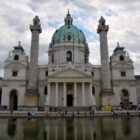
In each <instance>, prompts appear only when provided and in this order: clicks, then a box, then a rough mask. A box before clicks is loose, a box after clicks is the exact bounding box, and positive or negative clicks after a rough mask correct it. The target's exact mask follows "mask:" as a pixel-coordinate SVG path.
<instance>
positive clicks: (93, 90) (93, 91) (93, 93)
mask: <svg viewBox="0 0 140 140" xmlns="http://www.w3.org/2000/svg"><path fill="white" fill-rule="evenodd" d="M92 95H95V88H94V86H92Z"/></svg>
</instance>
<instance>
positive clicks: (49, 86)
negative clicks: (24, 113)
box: [47, 83, 51, 105]
mask: <svg viewBox="0 0 140 140" xmlns="http://www.w3.org/2000/svg"><path fill="white" fill-rule="evenodd" d="M50 94H51V83H48V95H47V96H48V97H47V101H48V103H47V105H50V100H51V98H50Z"/></svg>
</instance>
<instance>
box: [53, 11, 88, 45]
mask: <svg viewBox="0 0 140 140" xmlns="http://www.w3.org/2000/svg"><path fill="white" fill-rule="evenodd" d="M68 42H71V43H80V44H83V45H84V44H85V43H86V38H85V36H84V34H83V32H82V30H80V29H78V28H77V27H76V26H75V25H73V19H72V17H71V15H70V13H69V11H68V14H67V15H66V18H65V25H63V26H61V27H60V28H59V29H57V30H56V31H55V33H54V34H53V37H52V43H51V47H53V46H54V45H55V44H58V43H68Z"/></svg>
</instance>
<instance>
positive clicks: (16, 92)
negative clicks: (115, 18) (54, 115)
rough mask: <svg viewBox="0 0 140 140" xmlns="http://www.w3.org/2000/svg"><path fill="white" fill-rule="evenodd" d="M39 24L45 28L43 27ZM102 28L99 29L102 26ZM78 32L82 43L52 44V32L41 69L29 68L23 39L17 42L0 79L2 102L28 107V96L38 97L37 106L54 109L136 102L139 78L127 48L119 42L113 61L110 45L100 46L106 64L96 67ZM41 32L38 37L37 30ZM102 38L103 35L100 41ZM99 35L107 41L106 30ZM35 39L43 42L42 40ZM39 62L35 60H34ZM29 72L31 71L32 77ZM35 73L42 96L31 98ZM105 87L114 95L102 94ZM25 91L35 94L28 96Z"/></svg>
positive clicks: (64, 42) (21, 108) (2, 103)
mask: <svg viewBox="0 0 140 140" xmlns="http://www.w3.org/2000/svg"><path fill="white" fill-rule="evenodd" d="M65 20H67V18H66V19H65ZM68 20H69V19H68ZM67 23H69V22H66V21H65V24H66V25H65V26H70V27H71V28H74V29H75V26H74V27H73V25H71V24H72V23H71V24H70V25H67ZM98 28H99V27H98ZM39 29H41V28H40V27H39ZM75 30H77V28H76V29H75ZM98 30H101V27H100V28H99V29H98ZM77 32H78V31H77ZM32 34H33V32H32ZM68 35H69V34H68ZM80 35H81V38H79V39H81V40H80V41H79V42H75V41H74V40H73V41H71V40H69V41H60V42H57V41H56V40H54V41H56V42H55V43H54V44H53V39H57V38H55V37H53V39H52V42H51V44H50V47H49V50H48V57H49V61H48V64H46V65H43V66H37V69H36V71H38V74H37V73H31V69H30V66H31V64H30V62H29V60H28V58H27V56H26V54H25V52H24V50H23V48H22V46H21V45H20V44H19V45H18V46H16V47H15V48H14V50H13V51H12V52H11V53H10V54H9V56H8V58H7V59H6V60H5V66H4V78H3V80H2V83H1V87H2V94H1V98H0V99H1V105H3V106H6V107H7V109H10V110H24V109H28V107H29V108H30V107H32V105H31V104H32V103H30V102H29V101H31V102H32V100H34V99H35V98H36V99H37V100H36V99H35V100H36V107H37V108H39V109H42V110H43V109H45V108H50V109H54V110H55V109H58V108H77V109H88V108H89V107H92V106H97V107H99V106H101V105H103V106H104V105H112V106H124V107H125V108H127V107H129V105H130V104H134V105H137V104H138V102H139V101H140V99H138V97H140V94H139V93H138V92H139V90H138V89H139V87H140V86H139V83H140V82H138V81H137V82H136V79H135V76H134V66H133V61H132V60H131V59H130V57H129V55H128V53H127V52H126V51H124V48H123V47H120V46H119V44H118V46H117V47H116V49H115V50H114V52H113V55H112V56H111V57H110V62H108V61H109V60H108V58H109V56H108V50H107V51H105V50H103V49H101V51H103V52H102V53H101V55H104V56H101V57H102V63H101V64H102V65H101V66H95V65H92V64H90V63H89V62H88V53H89V51H88V45H87V43H86V40H82V37H83V34H80V33H79V36H80ZM37 36H38V38H39V33H38V34H37ZM73 37H74V35H73ZM104 37H105V40H102V39H103V38H104ZM34 39H35V38H34V36H32V46H33V47H32V50H31V56H32V57H31V59H32V60H34V58H35V60H36V61H38V53H37V52H36V51H38V48H37V47H38V44H36V43H35V44H34V42H33V40H34ZM60 39H61V38H60ZM68 39H69V38H68ZM72 39H73V38H72ZM76 39H77V38H75V40H76ZM100 39H101V40H100V43H101V47H103V46H104V45H105V44H106V45H107V43H104V42H106V41H107V36H106V33H105V34H102V37H101V38H100ZM37 43H39V40H38V39H37ZM34 46H36V48H37V49H36V51H33V49H34ZM106 49H108V46H106ZM34 52H35V53H34ZM104 52H106V54H104ZM35 54H36V55H35ZM103 59H107V60H103ZM103 62H105V63H107V64H105V63H103ZM37 63H38V62H34V64H37ZM106 66H107V67H106ZM104 68H105V70H106V72H105V73H104ZM32 70H33V69H32ZM29 73H30V75H32V76H29ZM107 75H108V76H107ZM33 77H35V79H37V80H36V81H35V82H36V85H37V86H36V87H34V89H37V90H36V92H37V94H38V96H36V97H32V95H33V94H34V93H31V92H28V87H29V85H32V84H33V83H32V80H33ZM103 79H104V80H105V81H106V80H107V81H106V82H104V85H106V86H107V87H103V86H102V82H103V81H104V80H103ZM107 82H109V83H107ZM34 85H35V84H34ZM30 88H31V87H30ZM104 88H107V90H110V91H111V94H110V93H109V94H107V93H105V96H104V95H103V93H102V92H103V91H104ZM32 92H33V91H32ZM105 92H106V91H105ZM26 95H31V96H30V99H29V98H28V96H26ZM26 100H28V103H27V101H26ZM34 105H35V104H34Z"/></svg>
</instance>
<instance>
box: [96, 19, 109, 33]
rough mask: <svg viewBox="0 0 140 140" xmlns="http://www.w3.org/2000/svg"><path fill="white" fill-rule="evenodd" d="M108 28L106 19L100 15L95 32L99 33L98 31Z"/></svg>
mask: <svg viewBox="0 0 140 140" xmlns="http://www.w3.org/2000/svg"><path fill="white" fill-rule="evenodd" d="M108 30H109V26H108V25H106V20H105V19H104V18H103V17H101V18H100V20H99V25H98V28H97V33H99V34H100V32H102V31H105V32H108Z"/></svg>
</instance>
